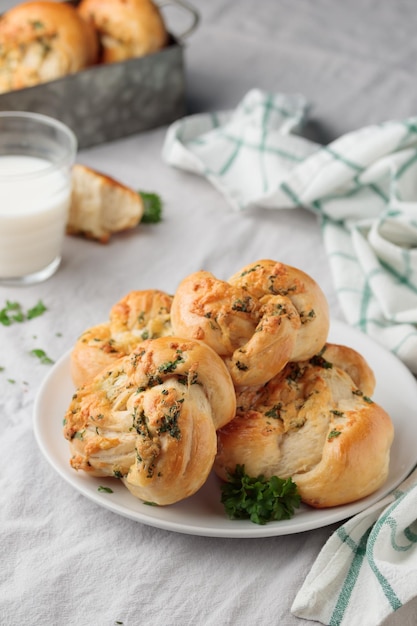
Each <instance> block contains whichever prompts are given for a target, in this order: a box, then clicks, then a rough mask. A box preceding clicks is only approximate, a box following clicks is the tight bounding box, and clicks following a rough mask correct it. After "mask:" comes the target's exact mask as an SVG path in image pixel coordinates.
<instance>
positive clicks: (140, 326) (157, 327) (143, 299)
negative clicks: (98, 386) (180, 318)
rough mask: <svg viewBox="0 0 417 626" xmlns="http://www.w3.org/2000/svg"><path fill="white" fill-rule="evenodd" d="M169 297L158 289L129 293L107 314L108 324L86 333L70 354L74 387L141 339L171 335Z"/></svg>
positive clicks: (132, 347)
mask: <svg viewBox="0 0 417 626" xmlns="http://www.w3.org/2000/svg"><path fill="white" fill-rule="evenodd" d="M171 303H172V296H170V295H169V294H167V293H165V292H163V291H160V290H158V289H146V290H143V291H131V292H129V293H128V294H127V295H126V296H124V297H123V298H122V299H121V300H119V302H117V303H116V304H115V305H114V306H113V307H112V308H111V310H110V315H109V321H108V322H104V323H102V324H98V325H96V326H93V327H91V328H89V329H87V330H86V331H85V332H83V333H82V335H81V336H80V337H79V338H78V339H77V341H76V343H75V345H74V347H73V349H72V351H71V358H70V363H71V377H72V380H73V382H74V384H75V386H76V387H80V386H81V385H83V384H85V383H86V382H88V381H89V380H91V379H92V378H94V376H96V375H97V374H98V373H99V372H101V371H102V370H103V369H104V368H105V367H111V365H112V364H113V363H114V362H116V361H117V360H118V359H120V358H121V357H123V356H125V355H127V354H129V353H130V352H132V350H133V349H134V348H136V347H137V345H138V344H139V343H141V342H142V341H144V340H145V339H155V338H157V337H165V336H169V335H172V328H171V318H170V310H171Z"/></svg>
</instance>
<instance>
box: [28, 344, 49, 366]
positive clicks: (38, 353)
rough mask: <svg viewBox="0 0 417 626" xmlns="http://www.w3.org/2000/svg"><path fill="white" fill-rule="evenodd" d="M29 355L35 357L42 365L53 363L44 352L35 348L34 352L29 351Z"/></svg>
mask: <svg viewBox="0 0 417 626" xmlns="http://www.w3.org/2000/svg"><path fill="white" fill-rule="evenodd" d="M30 354H31V355H32V356H36V357H37V358H38V359H39V361H40V362H41V363H42V364H43V365H49V364H50V363H53V360H52V359H50V358H49V356H48V355H47V354H46V352H45V350H41V349H40V348H35V349H34V350H31V351H30Z"/></svg>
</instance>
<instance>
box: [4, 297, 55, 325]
mask: <svg viewBox="0 0 417 626" xmlns="http://www.w3.org/2000/svg"><path fill="white" fill-rule="evenodd" d="M45 311H46V306H45V305H44V304H43V302H41V300H39V302H38V304H36V305H35V306H34V307H33V308H31V309H29V310H28V311H27V312H25V311H24V310H23V307H22V305H21V304H20V303H19V302H11V301H10V300H6V304H5V306H4V307H3V308H2V309H0V324H3V326H10V325H11V324H13V323H14V322H18V323H21V322H24V321H25V320H31V319H33V318H34V317H39V315H42V313H44V312H45Z"/></svg>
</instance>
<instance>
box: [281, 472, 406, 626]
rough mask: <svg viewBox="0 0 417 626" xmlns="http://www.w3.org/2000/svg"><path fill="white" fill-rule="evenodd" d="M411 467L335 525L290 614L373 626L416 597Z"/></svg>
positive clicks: (335, 624)
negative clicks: (385, 492)
mask: <svg viewBox="0 0 417 626" xmlns="http://www.w3.org/2000/svg"><path fill="white" fill-rule="evenodd" d="M416 512H417V470H414V472H413V474H411V475H410V476H409V478H408V479H407V480H405V481H404V483H402V485H400V486H399V487H398V488H397V489H396V490H395V491H394V492H393V493H392V494H390V495H389V496H387V497H386V498H384V499H383V500H381V501H380V502H378V503H377V504H374V505H373V506H372V507H370V508H369V509H367V510H366V511H363V512H362V513H359V514H358V515H356V516H355V517H353V518H352V519H350V520H349V521H347V522H346V523H345V524H344V525H343V526H341V527H340V528H339V529H338V530H337V531H336V532H335V533H334V534H333V535H332V536H331V537H330V539H329V540H328V542H327V543H326V544H325V546H324V547H323V549H322V551H321V552H320V554H319V556H318V558H317V560H316V562H315V563H314V565H313V567H312V569H311V570H310V572H309V573H308V575H307V577H306V579H305V581H304V583H303V586H302V587H301V589H300V591H299V592H298V594H297V596H296V598H295V600H294V603H293V605H292V608H291V612H292V613H293V614H294V615H296V616H298V617H303V618H305V619H312V620H317V621H319V622H322V623H323V624H327V625H329V626H378V625H379V624H382V622H383V621H384V620H385V619H386V618H387V616H388V615H389V614H390V613H392V612H393V611H396V610H397V609H399V608H400V607H401V606H403V605H404V604H406V602H408V601H409V600H411V599H412V598H414V597H415V596H416V595H417V513H416Z"/></svg>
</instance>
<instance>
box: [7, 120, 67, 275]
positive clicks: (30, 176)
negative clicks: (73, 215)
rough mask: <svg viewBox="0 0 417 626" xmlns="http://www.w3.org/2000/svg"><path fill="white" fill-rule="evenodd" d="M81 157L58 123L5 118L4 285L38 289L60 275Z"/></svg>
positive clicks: (65, 128)
mask: <svg viewBox="0 0 417 626" xmlns="http://www.w3.org/2000/svg"><path fill="white" fill-rule="evenodd" d="M76 151H77V139H76V137H75V135H74V133H73V132H72V131H71V130H70V129H69V128H68V127H67V126H65V125H64V124H62V123H61V122H59V121H58V120H55V119H53V118H51V117H48V116H45V115H40V114H37V113H26V112H16V111H4V112H0V285H29V284H33V283H37V282H40V281H43V280H46V279H47V278H49V277H50V276H52V274H53V273H54V272H55V271H56V270H57V268H58V266H59V264H60V262H61V254H62V243H63V238H64V234H65V227H66V223H67V217H68V210H69V204H70V198H71V170H72V165H73V163H74V160H75V155H76Z"/></svg>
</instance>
